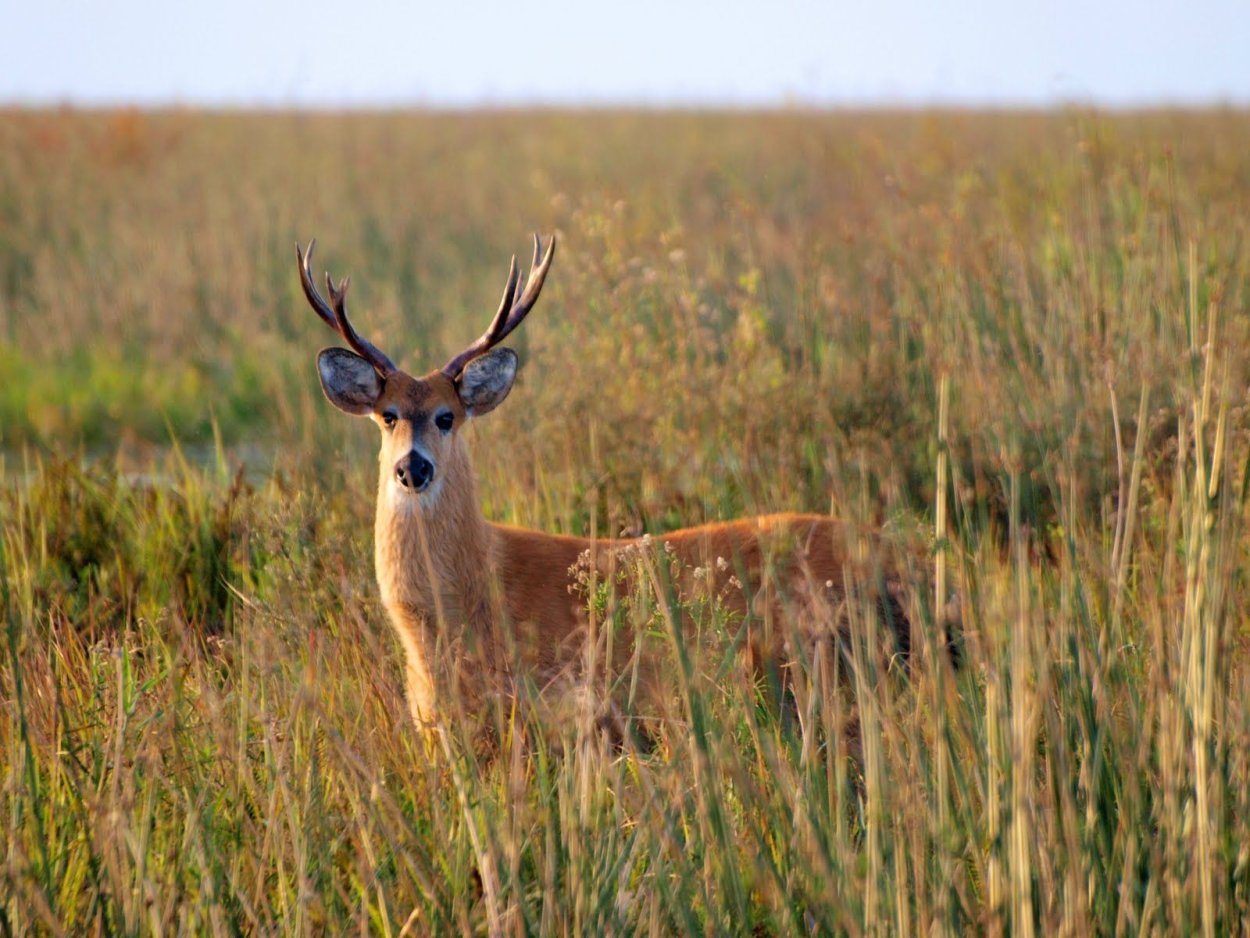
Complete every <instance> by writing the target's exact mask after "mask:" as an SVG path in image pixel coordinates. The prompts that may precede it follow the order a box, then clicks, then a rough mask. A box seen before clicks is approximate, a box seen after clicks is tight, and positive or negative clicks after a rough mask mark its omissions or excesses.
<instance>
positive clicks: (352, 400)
mask: <svg viewBox="0 0 1250 938" xmlns="http://www.w3.org/2000/svg"><path fill="white" fill-rule="evenodd" d="M317 374H318V376H319V377H320V378H321V390H323V391H325V395H326V398H327V399H328V400H329V401H330V403H331V404H333V405H334V406H335V407H337V408H338V409H339V410H342V411H345V412H346V413H349V414H355V415H356V416H358V417H359V416H363V415H365V414H368V413H370V412H372V410H373V407H374V405H375V404H376V403H377V402H378V397H379V396H380V395H381V394H382V379H381V378H379V377H378V373H377V372H376V371H374V369H373V366H372V365H370V364H369V363H368V362H367V361H365V360H364V359H363V358H361V357H360V356H359V355H357V354H356V353H355V352H349V351H348V350H347V349H345V348H327V349H322V350H321V352H320V354H318V355H317Z"/></svg>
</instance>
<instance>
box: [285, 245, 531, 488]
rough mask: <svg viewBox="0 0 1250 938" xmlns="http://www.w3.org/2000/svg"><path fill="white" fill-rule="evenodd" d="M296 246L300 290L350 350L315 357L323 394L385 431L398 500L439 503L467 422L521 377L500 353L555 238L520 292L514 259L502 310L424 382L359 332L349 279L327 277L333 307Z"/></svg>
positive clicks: (384, 458)
mask: <svg viewBox="0 0 1250 938" xmlns="http://www.w3.org/2000/svg"><path fill="white" fill-rule="evenodd" d="M315 244H316V241H310V242H309V243H308V250H307V252H305V251H303V250H302V249H301V248H300V246H299V245H298V244H297V245H296V246H295V253H296V257H297V259H298V262H299V276H300V285H301V286H302V287H303V288H304V296H306V297H307V298H308V302H309V304H310V305H311V306H312V308H313V310H314V311H315V312H316V313H317V315H318V316H320V317H321V319H322V320H323V321H324V322H325V323H326V325H328V326H330V328H332V329H334V331H335V332H337V333H338V334H339V335H340V336H341V337H342V338H343V339H344V341H345V342H346V343H347V344H348V346H350V349H345V348H326V349H322V350H321V352H320V353H319V354H318V355H317V374H318V376H319V377H320V378H321V389H322V390H323V391H324V392H325V395H326V397H327V398H328V399H329V401H330V403H331V404H333V405H334V406H335V407H337V408H338V409H339V410H341V411H343V412H345V413H348V414H353V415H355V416H361V417H370V418H372V419H373V421H374V423H376V424H377V425H378V427H379V429H380V430H381V432H382V448H381V452H380V453H379V460H380V463H381V467H382V478H383V481H384V482H385V480H386V479H387V478H388V475H389V479H390V483H391V486H392V489H393V491H394V493H395V495H396V496H398V497H408V496H414V497H416V496H425V497H426V498H428V499H431V500H432V499H434V498H436V497H437V495H438V493H439V491H440V490H441V488H442V483H443V480H444V478H445V476H444V471H445V470H446V469H447V468H448V467H450V466H452V465H454V463H455V457H456V456H457V454H458V452H459V450H458V448H457V446H458V444H457V432H458V430H459V428H460V427H461V426H462V425H463V424H464V422H465V421H466V420H467V419H468V418H469V417H479V416H481V415H482V414H488V413H490V412H491V411H492V410H494V409H495V408H496V407H498V406H499V405H500V403H502V402H503V400H504V398H506V397H507V396H508V392H509V391H510V390H512V383H513V381H514V380H515V379H516V371H517V355H516V352H514V351H512V349H509V348H503V347H497V346H498V344H499V343H500V342H501V341H503V339H504V338H506V337H507V336H508V334H509V333H511V332H512V330H513V329H515V328H516V327H517V326H519V325H520V324H521V321H522V320H523V319H524V318H525V316H526V314H528V313H529V311H530V309H531V308H532V307H533V305H534V302H535V301H536V300H537V299H538V294H539V292H540V291H541V290H542V288H543V281H544V280H546V277H547V271H548V269H549V268H550V267H551V261H552V258H553V257H554V256H555V250H556V239H555V236H554V235H552V238H551V242H550V244H549V245H548V246H547V250H546V252H544V251H543V249H542V247H543V246H542V241H541V239H539V237H538V235H535V236H534V261H533V264H532V265H531V267H530V272H529V276H528V277H526V280H525V284H524V286H522V284H521V280H520V274H519V272H518V269H517V264H516V257H513V258H512V266H511V269H510V270H509V272H508V282H507V285H506V286H505V287H504V292H503V298H502V300H501V301H500V303H499V311H498V312H496V313H495V318H494V319H493V320H492V321H491V324H490V326H489V327H488V328H487V329H486V331H485V332H483V333H482V334H481V335H480V336H479V337H478V338H477V339H476V340H475V341H474V342H473V343H472V344H470V345H469V346H468V347H467V348H466V349H464V351H462V352H460V353H459V354H458V355H456V356H454V357H453V358H452V359H451V360H450V361H449V362H447V364H445V365H444V366H443V367H442V368H440V369H438V370H437V371H432V372H430V373H429V374H427V375H424V376H422V377H420V378H416V377H413V376H412V375H410V374H408V373H407V372H405V371H402V370H401V369H400V368H398V367H397V366H396V365H395V363H394V362H392V361H391V360H390V358H388V357H387V356H386V355H385V354H383V353H382V352H381V351H380V350H379V349H378V348H377V346H375V345H374V344H373V343H371V342H370V341H369V340H367V339H364V338H362V337H361V336H360V334H359V333H357V332H356V330H355V328H354V327H353V326H352V323H351V320H350V319H349V318H348V316H347V305H346V299H347V287H348V283H349V278H344V279H343V280H341V281H340V282H339V283H338V284H337V285H336V284H335V283H334V280H333V279H332V278H331V277H330V275H329V273H327V274H326V288H327V290H328V292H329V294H330V302H329V303H327V302H326V301H325V299H324V298H323V297H322V296H321V294H320V293H318V292H317V289H316V287H314V286H313V281H312V270H311V266H312V253H313V247H314V245H315Z"/></svg>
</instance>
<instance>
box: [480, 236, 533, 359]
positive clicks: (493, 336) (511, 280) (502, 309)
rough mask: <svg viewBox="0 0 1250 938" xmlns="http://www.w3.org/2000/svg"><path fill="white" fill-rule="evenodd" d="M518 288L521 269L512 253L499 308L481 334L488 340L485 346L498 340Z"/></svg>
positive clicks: (488, 346) (514, 301)
mask: <svg viewBox="0 0 1250 938" xmlns="http://www.w3.org/2000/svg"><path fill="white" fill-rule="evenodd" d="M520 289H521V271H520V270H519V269H517V265H516V255H515V254H513V255H512V263H511V264H509V265H508V282H507V284H505V285H504V288H503V296H502V297H501V298H500V300H499V309H498V310H496V311H495V318H494V319H492V320H491V321H490V328H489V329H487V330H486V332H485V333H483V335H482V338H483V339H488V341H489V344H488V345H487V346H486V348H490V346H491V345H494V344H495V342H497V341H499V330H500V329H502V328H503V327H504V323H506V322H507V321H508V314H509V313H511V312H512V307H513V305H514V304H515V303H516V300H517V291H518V290H520ZM479 341H480V340H479ZM474 344H476V343H474ZM483 351H484V350H483Z"/></svg>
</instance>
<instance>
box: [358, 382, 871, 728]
mask: <svg viewBox="0 0 1250 938" xmlns="http://www.w3.org/2000/svg"><path fill="white" fill-rule="evenodd" d="M443 407H445V408H448V409H450V410H451V411H452V412H453V413H454V414H456V416H457V419H458V420H461V419H463V416H464V411H463V408H462V407H461V406H460V405H459V402H458V400H457V398H456V395H455V388H454V385H453V383H452V382H451V381H450V380H449V379H447V378H446V377H445V376H443V375H441V374H439V373H437V372H436V373H433V374H431V375H428V376H426V377H424V378H422V379H420V380H416V379H413V378H411V377H409V376H408V375H404V374H402V373H400V374H398V375H394V376H391V377H390V378H388V379H387V381H386V387H385V388H384V390H383V393H382V395H381V397H380V398H379V401H378V404H377V406H376V407H375V411H376V412H377V414H382V413H385V412H386V411H387V410H388V408H389V409H398V410H399V411H400V412H401V413H402V414H403V415H404V419H402V420H401V421H399V422H398V423H397V424H396V426H395V428H394V429H392V430H385V429H384V430H383V445H382V450H381V453H380V472H379V482H378V493H377V517H376V523H375V531H374V534H375V565H376V572H377V579H378V585H379V587H380V589H381V594H382V600H383V603H384V605H385V607H386V610H387V613H388V615H389V617H390V620H391V623H392V625H393V626H394V628H395V630H396V632H397V634H398V635H399V638H400V641H401V643H402V645H403V648H404V652H405V656H406V659H407V686H408V701H409V707H410V709H411V711H412V716H413V719H414V720H415V721H416V723H417V724H418V725H419V726H429V725H430V724H432V723H433V722H435V720H437V719H438V717H439V715H440V709H441V708H440V700H445V699H447V698H448V695H454V696H453V697H452V699H454V700H455V701H456V703H457V707H458V709H463V710H464V711H465V712H468V713H474V712H477V711H479V709H480V707H481V706H482V705H483V704H484V703H486V701H487V699H488V698H489V697H490V696H492V695H510V694H511V693H512V691H513V684H512V682H513V680H514V679H515V678H516V677H517V675H515V674H513V670H514V667H515V666H517V665H519V666H520V667H523V668H524V669H525V672H526V674H525V677H527V678H528V679H531V680H533V681H534V682H535V683H537V685H538V686H540V687H543V686H548V685H551V684H554V683H556V682H558V681H559V680H560V678H561V677H567V676H569V675H572V674H575V673H576V672H577V671H578V669H579V668H580V666H581V663H582V661H583V659H584V653H585V649H584V643H585V635H586V627H587V612H586V604H585V599H584V597H582V596H579V595H577V594H576V592H575V591H574V590H571V589H570V587H571V586H572V585H573V583H574V574H573V572H571V571H572V568H574V567H575V566H576V565H577V564H578V563H579V561H581V562H583V563H584V561H585V557H586V556H587V555H588V554H590V553H593V554H594V555H595V556H596V557H597V561H596V567H597V568H598V569H599V570H600V571H601V572H607V571H609V570H610V568H611V567H612V566H613V565H614V563H615V560H616V558H617V555H618V552H619V550H620V549H621V548H622V547H627V546H630V545H637V544H638V543H639V542H638V541H636V540H603V541H599V542H597V543H596V542H592V541H591V540H589V539H586V538H578V537H567V536H561V535H554V534H547V533H543V532H540V531H532V530H526V529H523V528H517V527H511V526H507V525H500V524H492V523H489V522H487V521H486V519H485V518H484V517H483V515H482V512H481V509H480V507H479V502H478V496H477V490H476V484H475V481H474V476H473V470H472V466H471V464H470V459H469V455H468V452H467V450H466V448H465V445H464V443H463V440H462V439H461V437H460V435H459V433H456V432H452V433H451V434H449V435H442V434H440V433H439V431H438V430H436V429H435V428H434V427H433V426H432V424H431V423H430V421H429V420H428V419H426V418H427V417H428V415H429V414H431V413H434V412H435V411H437V410H438V409H439V408H443ZM379 423H381V420H380V419H379ZM414 428H415V432H416V433H417V434H418V435H419V437H420V439H419V442H420V443H421V444H422V445H423V446H424V448H425V449H426V451H428V452H429V454H430V455H431V457H432V458H433V459H434V461H435V462H436V464H437V467H438V468H437V473H438V476H437V480H436V483H435V484H437V485H438V491H437V493H433V490H431V492H430V493H421V494H414V493H411V492H408V491H406V490H401V489H399V488H398V487H397V486H396V484H395V482H394V480H393V478H392V472H391V467H392V465H393V464H394V462H395V460H396V459H397V458H398V457H399V455H400V454H401V453H403V452H406V451H407V450H408V448H409V447H411V446H412V445H413V443H414V435H413V434H414ZM422 428H423V429H422ZM654 540H655V542H657V543H661V544H666V545H669V546H670V547H671V550H672V555H673V556H674V557H675V558H676V560H677V561H678V564H677V566H678V567H679V569H680V570H681V571H682V572H681V584H680V585H682V586H683V588H684V589H686V590H690V591H692V592H693V591H697V590H699V589H702V590H705V591H707V592H708V593H712V594H715V595H718V596H720V597H721V598H722V601H723V603H724V605H725V606H726V607H728V608H729V609H730V610H731V611H732V612H734V613H737V614H739V615H746V614H747V613H748V612H755V613H757V614H758V615H757V617H756V618H757V619H758V620H759V622H760V628H761V629H762V630H763V632H762V634H753V635H752V640H751V643H750V648H749V651H750V653H751V655H752V658H753V659H754V660H756V662H757V663H759V662H762V661H764V660H767V659H769V658H773V659H776V658H778V657H779V656H781V655H782V654H784V653H785V648H784V641H783V640H782V639H781V638H780V637H774V636H773V635H772V634H771V623H772V621H773V620H774V619H775V617H776V613H777V612H778V611H779V604H781V603H783V602H791V603H794V602H797V603H800V604H801V605H802V606H803V607H804V609H805V610H806V611H808V612H811V611H812V609H813V608H814V607H815V606H817V605H820V604H821V603H825V605H824V606H823V608H824V610H825V615H824V617H825V618H828V617H829V614H828V604H827V602H826V600H828V599H829V598H830V597H833V596H837V595H840V594H841V592H842V586H843V578H844V574H845V570H846V567H847V559H848V558H847V551H846V540H847V531H846V530H845V529H844V528H843V526H842V525H841V524H840V523H839V522H837V521H834V520H833V519H830V518H825V517H821V516H817V515H796V514H782V515H767V516H762V517H757V518H749V519H739V520H736V521H729V522H724V523H718V524H708V525H704V526H701V527H696V528H688V529H685V530H680V531H674V532H672V533H670V534H665V535H663V536H661V537H657V538H655V539H654ZM718 561H719V563H718ZM766 571H770V574H769V576H767V577H766V576H765V574H766ZM696 578H697V579H698V582H697V583H696V582H695V580H696ZM734 579H737V581H738V582H737V583H734V582H731V581H732V580H734ZM766 579H767V580H769V583H768V584H766V583H765V580H766ZM828 625H829V626H830V627H832V625H833V624H832V623H829V624H828Z"/></svg>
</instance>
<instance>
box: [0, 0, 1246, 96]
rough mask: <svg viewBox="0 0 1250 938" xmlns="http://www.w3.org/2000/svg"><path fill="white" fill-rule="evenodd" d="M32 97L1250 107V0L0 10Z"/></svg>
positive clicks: (15, 80) (454, 2)
mask: <svg viewBox="0 0 1250 938" xmlns="http://www.w3.org/2000/svg"><path fill="white" fill-rule="evenodd" d="M0 2H2V3H3V6H4V7H5V8H6V9H5V12H4V14H3V20H0V22H3V24H4V31H5V38H6V40H7V41H6V43H5V47H6V48H5V56H4V59H5V61H4V64H3V66H0V102H2V103H5V104H10V105H12V104H18V105H61V104H72V105H78V106H96V105H138V106H156V107H159V106H166V105H189V106H195V105H208V106H215V107H330V108H340V107H356V106H362V107H394V106H400V107H406V106H427V107H454V108H459V107H472V106H480V105H484V106H494V107H500V106H512V105H530V104H543V105H627V106H632V105H638V106H644V107H672V106H679V107H680V106H693V107H698V106H716V107H726V106H727V107H735V106H740V107H760V106H786V105H806V106H816V107H822V106H833V107H836V106H873V105H883V106H925V105H954V106H981V105H989V106H1052V105H1063V104H1071V103H1081V104H1095V105H1101V106H1105V107H1113V108H1114V107H1141V106H1150V105H1160V104H1166V105H1204V104H1207V105H1209V104H1233V105H1247V104H1250V2H1247V0H1192V2H1189V3H1184V2H1166V3H1164V2H1153V0H1136V2H1130V0H1106V2H1102V3H1099V2H1097V0H1085V2H1075V0H1050V2H1017V3H1013V2H1011V0H963V2H960V0H948V2H945V3H938V2H919V0H858V2H847V0H827V2H816V0H773V2H757V3H744V2H738V0H719V2H710V0H686V2H681V0H670V2H657V0H635V2H629V0H625V2H615V3H599V2H592V0H582V2H577V0H554V2H549V3H542V2H539V0H528V2H519V3H516V2H514V3H503V2H495V0H482V2H468V0H439V2H423V0H419V2H409V3H395V2H370V0H365V2H352V3H345V2H338V3H331V2H323V0H307V2H300V3H296V2H291V0H273V2H266V0H209V2H187V0H112V2H106V0H35V2H25V3H21V2H19V0H0Z"/></svg>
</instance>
